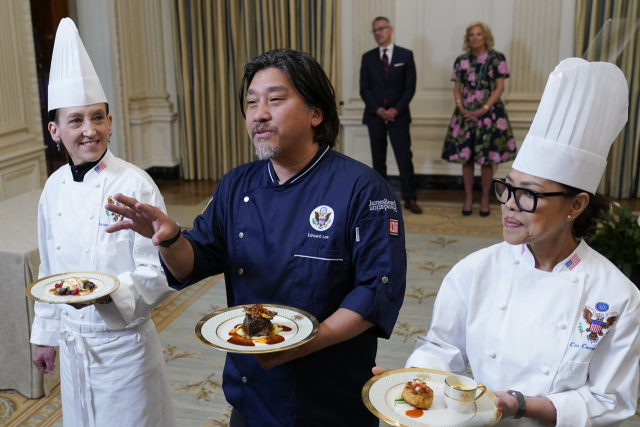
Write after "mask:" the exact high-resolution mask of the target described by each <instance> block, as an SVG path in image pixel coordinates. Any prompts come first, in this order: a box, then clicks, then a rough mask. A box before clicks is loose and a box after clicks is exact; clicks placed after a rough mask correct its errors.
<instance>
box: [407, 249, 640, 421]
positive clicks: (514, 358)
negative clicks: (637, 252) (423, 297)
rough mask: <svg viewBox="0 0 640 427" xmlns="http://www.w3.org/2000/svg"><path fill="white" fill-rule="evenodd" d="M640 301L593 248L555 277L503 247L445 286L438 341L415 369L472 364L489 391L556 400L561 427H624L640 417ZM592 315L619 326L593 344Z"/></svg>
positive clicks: (459, 269)
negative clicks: (638, 403)
mask: <svg viewBox="0 0 640 427" xmlns="http://www.w3.org/2000/svg"><path fill="white" fill-rule="evenodd" d="M639 295H640V294H639V292H638V290H637V289H636V288H635V286H634V285H633V283H631V281H629V279H627V278H626V277H625V276H624V275H623V274H622V273H621V272H620V271H619V270H618V269H617V268H616V267H615V266H614V265H613V264H612V263H611V262H610V261H609V260H607V259H606V258H605V257H603V256H602V255H600V254H599V253H597V252H596V251H594V250H593V249H591V248H590V247H589V246H588V245H587V244H586V243H585V242H584V241H582V242H581V243H580V244H579V245H578V247H577V248H576V250H575V251H574V252H573V253H572V254H571V255H570V256H569V257H567V259H566V260H564V261H562V262H561V263H559V264H558V265H557V266H556V267H555V268H554V270H553V272H545V271H542V270H538V269H536V268H535V260H534V257H533V254H532V253H531V252H530V251H529V249H528V247H527V246H526V245H516V246H512V245H509V244H508V243H506V242H503V243H500V244H497V245H494V246H491V247H489V248H486V249H483V250H480V251H478V252H475V253H473V254H471V255H469V256H468V257H467V258H465V259H463V260H462V261H460V262H459V263H458V264H457V265H456V266H455V267H454V268H453V269H452V270H451V272H449V274H448V275H447V276H446V277H445V279H444V281H443V283H442V286H441V288H440V291H439V293H438V297H437V299H436V302H435V306H434V309H433V315H432V317H431V326H430V329H429V332H428V333H427V336H426V337H421V338H419V339H418V340H417V344H416V347H415V350H414V352H413V353H412V354H411V356H410V357H409V359H408V360H407V364H406V366H407V367H420V368H431V369H439V370H444V371H449V372H455V373H461V372H463V371H464V370H465V368H466V366H467V363H469V364H470V366H471V369H472V372H473V376H474V378H475V379H476V381H478V382H479V383H482V384H485V385H486V386H487V387H488V388H489V390H492V391H506V390H509V389H512V390H518V391H520V392H522V393H523V394H524V395H525V396H541V397H544V396H546V397H547V398H549V399H550V400H551V402H553V405H554V406H555V408H556V410H557V425H558V426H571V427H576V426H602V425H619V424H620V423H622V421H623V420H624V419H625V418H628V417H630V416H632V415H633V414H635V411H636V400H637V394H638V361H639V357H640V340H639V339H638V331H639V329H640V328H639V327H640V310H639V309H640V298H639ZM585 308H586V309H587V310H589V312H590V313H591V314H592V315H593V316H591V315H590V316H589V317H590V318H595V317H597V316H598V315H601V316H603V318H604V320H605V321H606V320H607V318H611V317H610V316H614V315H615V314H616V313H617V315H619V317H618V319H617V321H616V322H615V323H614V324H613V326H612V327H609V328H607V329H605V328H603V329H602V332H603V335H604V336H599V335H598V336H597V337H596V339H595V340H590V339H589V336H590V331H589V329H590V327H591V326H590V324H589V323H588V322H587V321H586V320H585V318H584V313H585V311H584V309H585ZM614 312H615V313H614ZM595 325H596V324H594V325H593V326H594V327H596V326H595ZM596 329H597V327H596ZM581 330H582V332H581ZM503 423H504V425H517V426H536V425H546V424H544V423H541V422H538V421H534V420H531V419H527V418H521V419H520V420H513V419H505V420H503V421H502V422H501V425H503Z"/></svg>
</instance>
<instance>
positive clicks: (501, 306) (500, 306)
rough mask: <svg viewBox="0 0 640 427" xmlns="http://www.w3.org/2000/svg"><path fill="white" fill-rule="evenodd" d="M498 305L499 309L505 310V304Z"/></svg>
mask: <svg viewBox="0 0 640 427" xmlns="http://www.w3.org/2000/svg"><path fill="white" fill-rule="evenodd" d="M498 307H499V308H500V310H502V311H504V310H506V309H507V305H506V304H500V305H499V306H498Z"/></svg>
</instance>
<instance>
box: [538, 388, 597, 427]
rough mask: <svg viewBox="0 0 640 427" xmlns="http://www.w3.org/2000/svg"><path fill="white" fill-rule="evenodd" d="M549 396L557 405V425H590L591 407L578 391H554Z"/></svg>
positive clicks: (560, 426) (562, 426) (559, 426)
mask: <svg viewBox="0 0 640 427" xmlns="http://www.w3.org/2000/svg"><path fill="white" fill-rule="evenodd" d="M547 398H548V399H549V400H550V401H551V403H553V406H555V407H556V427H570V426H586V425H589V409H588V408H587V405H586V403H585V400H584V398H583V397H582V395H581V394H580V393H579V392H578V391H576V390H569V391H563V392H561V393H554V394H550V395H548V396H547Z"/></svg>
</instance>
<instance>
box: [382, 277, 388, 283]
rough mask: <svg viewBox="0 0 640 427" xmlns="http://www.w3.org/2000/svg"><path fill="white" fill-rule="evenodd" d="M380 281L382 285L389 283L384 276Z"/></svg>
mask: <svg viewBox="0 0 640 427" xmlns="http://www.w3.org/2000/svg"><path fill="white" fill-rule="evenodd" d="M380 280H381V281H382V283H389V279H388V278H387V276H384V277H383V278H382V279H380Z"/></svg>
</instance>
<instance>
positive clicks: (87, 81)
mask: <svg viewBox="0 0 640 427" xmlns="http://www.w3.org/2000/svg"><path fill="white" fill-rule="evenodd" d="M101 102H107V97H106V96H105V94H104V91H103V90H102V85H100V79H98V75H97V74H96V70H95V69H94V68H93V64H92V63H91V59H90V58H89V55H88V54H87V51H86V50H85V48H84V45H83V44H82V40H81V39H80V34H78V29H77V28H76V25H75V24H74V23H73V21H72V20H71V19H70V18H63V19H62V21H60V25H58V31H57V32H56V41H55V44H54V45H53V56H52V58H51V71H50V73H49V111H51V110H55V109H56V108H64V107H80V106H84V105H92V104H98V103H101Z"/></svg>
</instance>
